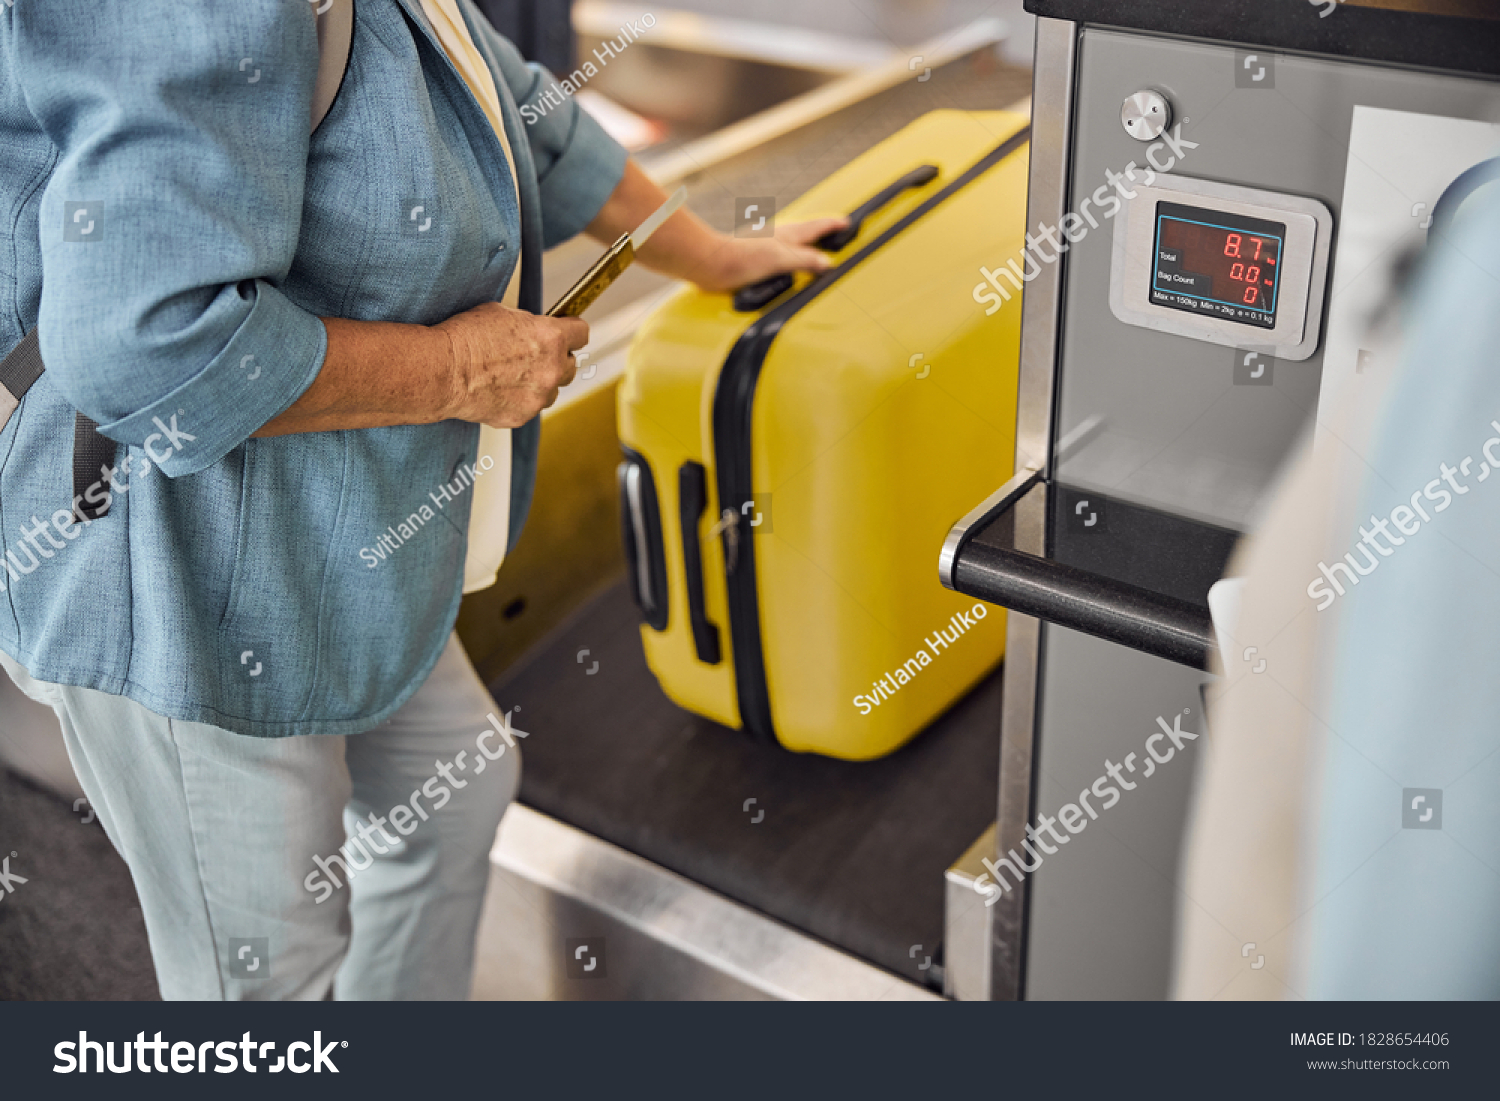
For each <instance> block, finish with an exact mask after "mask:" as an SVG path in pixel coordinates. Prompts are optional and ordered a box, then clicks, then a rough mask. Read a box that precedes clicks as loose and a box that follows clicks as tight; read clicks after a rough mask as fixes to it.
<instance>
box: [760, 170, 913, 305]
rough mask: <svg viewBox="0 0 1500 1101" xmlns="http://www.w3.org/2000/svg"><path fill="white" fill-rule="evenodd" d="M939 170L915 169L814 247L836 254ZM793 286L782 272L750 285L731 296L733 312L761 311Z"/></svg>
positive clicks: (860, 205)
mask: <svg viewBox="0 0 1500 1101" xmlns="http://www.w3.org/2000/svg"><path fill="white" fill-rule="evenodd" d="M937 175H938V167H937V165H935V164H924V165H922V166H921V167H920V168H914V169H912V170H911V171H910V172H908V173H907V174H906V175H904V176H902V177H901V178H900V179H898V180H896V181H895V182H894V183H892V184H889V185H888V186H886V187H884V188H882V189H881V190H880V191H877V192H876V193H875V194H874V195H872V196H870V197H869V198H868V199H866V200H865V201H864V202H862V203H860V204H859V206H857V207H855V208H854V209H853V210H851V211H850V212H849V224H848V225H846V226H845V227H844V228H843V229H832V230H829V231H828V232H827V233H825V234H823V236H821V237H819V238H818V239H817V240H816V241H814V242H813V243H814V244H815V245H817V246H818V247H819V248H820V249H822V250H823V251H824V252H837V251H839V249H841V248H844V247H845V246H846V245H848V244H849V242H851V241H853V240H854V238H855V237H857V236H859V230H860V227H861V226H862V225H864V222H865V219H866V218H868V217H869V216H870V215H872V214H874V213H875V212H876V211H877V210H879V209H880V208H881V207H883V206H885V205H886V204H887V203H889V202H890V201H891V200H892V199H894V198H896V196H898V195H900V194H901V193H902V192H903V191H909V190H911V189H912V188H914V187H922V186H923V185H925V184H929V183H931V182H932V181H933V180H935V179H937ZM793 282H794V279H793V276H792V273H791V272H789V271H784V272H782V273H781V274H779V275H773V276H771V277H769V278H767V279H762V280H761V281H760V282H759V283H751V284H750V285H749V286H745V287H741V288H740V289H739V290H737V291H735V292H734V308H735V309H736V310H739V311H740V312H741V313H749V312H752V311H754V310H758V309H760V308H761V307H762V306H764V305H766V304H767V303H768V302H771V301H772V300H773V299H776V298H780V297H781V296H782V295H783V294H785V293H786V292H787V291H788V290H790V289H791V286H792V283H793Z"/></svg>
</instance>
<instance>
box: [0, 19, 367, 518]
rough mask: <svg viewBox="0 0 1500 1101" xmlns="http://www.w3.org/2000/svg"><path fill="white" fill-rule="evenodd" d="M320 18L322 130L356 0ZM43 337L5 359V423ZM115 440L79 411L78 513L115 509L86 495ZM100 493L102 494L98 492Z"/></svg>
mask: <svg viewBox="0 0 1500 1101" xmlns="http://www.w3.org/2000/svg"><path fill="white" fill-rule="evenodd" d="M315 11H316V13H317V20H318V76H317V79H316V81H315V82H314V83H313V97H312V125H311V130H317V128H318V127H319V126H320V125H322V123H323V120H324V119H325V118H327V117H328V112H329V111H330V110H331V109H332V108H333V101H334V100H335V99H337V98H338V94H339V88H341V87H342V86H343V83H344V74H345V73H346V72H347V71H348V69H349V53H350V51H351V49H352V48H353V45H354V0H320V2H319V3H318V7H317V8H316V9H315ZM44 369H45V368H44V367H43V365H42V350H41V339H40V337H39V336H38V335H37V330H36V329H32V330H31V331H30V332H29V333H27V334H26V335H25V336H24V337H22V338H21V343H19V344H17V345H16V346H15V347H14V348H12V349H11V350H10V354H9V355H7V356H6V357H5V358H4V359H3V360H0V429H3V428H4V427H5V426H6V424H8V423H9V422H10V418H11V414H12V413H14V412H15V411H16V409H17V407H18V406H19V405H20V404H21V399H22V398H24V397H25V396H26V391H28V390H30V389H31V386H32V384H33V383H34V382H36V380H37V379H39V378H41V377H42V371H43V370H44ZM116 447H117V445H116V443H115V441H114V440H112V439H110V438H109V437H108V436H105V435H103V434H102V433H101V432H100V431H99V425H98V424H97V423H96V422H94V421H92V420H90V419H89V418H88V417H87V416H85V415H84V414H83V413H79V412H75V413H74V415H73V500H74V501H75V502H76V507H75V508H74V510H73V515H74V517H75V519H77V520H79V521H80V522H81V521H84V520H97V519H99V518H100V517H101V516H103V515H104V514H105V513H107V512H108V511H109V506H110V504H111V502H112V500H113V498H112V497H110V496H106V497H105V498H104V500H103V502H102V503H100V504H90V503H88V502H87V501H85V500H84V499H83V498H84V494H86V493H87V492H88V491H89V490H90V489H91V488H92V487H93V485H94V483H95V482H98V481H100V476H101V475H102V474H103V473H104V472H105V471H106V470H108V469H109V468H110V466H111V465H112V464H113V462H114V457H115V449H116ZM95 496H98V495H97V494H95Z"/></svg>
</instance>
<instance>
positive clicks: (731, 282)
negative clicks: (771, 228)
mask: <svg viewBox="0 0 1500 1101" xmlns="http://www.w3.org/2000/svg"><path fill="white" fill-rule="evenodd" d="M848 224H849V219H847V218H815V219H813V220H812V221H810V222H797V223H794V224H793V225H789V226H778V227H777V229H776V234H775V236H773V237H726V236H723V235H722V234H715V235H714V237H715V240H716V243H717V247H715V248H714V249H713V250H712V251H708V252H706V254H705V255H704V256H703V258H702V260H701V261H700V263H699V264H698V265H697V267H696V270H694V271H693V272H691V274H689V275H688V278H690V279H691V280H692V281H693V282H694V283H696V284H698V286H700V287H702V288H703V289H704V290H706V291H732V290H738V289H739V288H740V287H743V286H747V285H748V284H750V283H759V282H760V281H761V280H762V279H765V278H766V277H768V276H771V275H778V274H780V273H781V272H784V271H811V272H820V271H827V270H828V269H829V268H830V267H832V266H833V261H832V260H831V259H830V257H829V254H828V253H826V252H824V251H823V250H822V249H820V248H816V247H814V245H813V242H814V241H816V240H817V239H818V238H819V237H821V236H823V234H825V233H829V232H831V231H833V230H835V229H843V228H844V226H846V225H848ZM647 247H648V248H649V244H648V246H647Z"/></svg>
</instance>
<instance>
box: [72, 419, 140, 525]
mask: <svg viewBox="0 0 1500 1101" xmlns="http://www.w3.org/2000/svg"><path fill="white" fill-rule="evenodd" d="M118 446H119V445H118V444H116V443H115V441H114V440H112V439H110V438H109V437H108V436H105V435H101V434H100V432H99V426H98V425H97V424H95V423H94V422H93V421H91V420H90V419H89V418H88V417H86V416H84V415H83V414H82V413H78V412H75V413H74V414H73V500H74V501H75V502H77V507H76V508H75V509H74V510H73V517H74V519H76V520H77V521H79V522H80V523H82V522H83V521H86V520H97V519H99V517H101V516H103V515H104V514H105V513H107V512H108V511H109V506H110V503H111V502H112V501H113V497H111V496H109V495H108V494H106V495H105V497H104V499H103V503H101V504H90V503H89V502H88V501H86V500H83V496H84V494H86V493H87V492H88V491H89V490H90V489H92V488H93V486H94V484H95V483H96V482H103V483H108V481H109V479H108V477H107V476H106V474H105V471H106V470H108V469H109V468H110V467H112V466H114V465H115V463H114V460H115V449H116V448H117V447H118ZM128 476H129V475H127V477H128ZM106 488H107V485H106ZM94 496H95V497H96V498H97V497H98V496H99V495H98V493H95V494H94Z"/></svg>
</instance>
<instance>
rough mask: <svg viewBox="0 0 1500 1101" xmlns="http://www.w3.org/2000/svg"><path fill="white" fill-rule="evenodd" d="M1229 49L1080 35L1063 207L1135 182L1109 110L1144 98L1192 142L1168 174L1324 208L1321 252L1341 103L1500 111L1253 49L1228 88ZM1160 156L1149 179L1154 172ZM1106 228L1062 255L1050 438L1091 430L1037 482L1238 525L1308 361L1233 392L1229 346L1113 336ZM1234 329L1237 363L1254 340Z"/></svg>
mask: <svg viewBox="0 0 1500 1101" xmlns="http://www.w3.org/2000/svg"><path fill="white" fill-rule="evenodd" d="M1244 52H1245V51H1243V50H1241V51H1238V52H1237V51H1236V50H1235V48H1234V47H1233V46H1230V45H1225V46H1218V45H1211V44H1206V43H1197V42H1191V41H1184V40H1175V39H1167V38H1153V37H1150V36H1147V35H1141V34H1129V33H1122V32H1117V31H1107V30H1101V29H1097V28H1088V29H1086V30H1085V31H1084V32H1083V34H1082V36H1081V40H1080V46H1079V66H1078V84H1077V88H1078V95H1077V107H1076V111H1077V117H1076V120H1075V133H1074V137H1073V143H1072V146H1071V148H1072V156H1073V163H1072V174H1073V175H1072V180H1073V184H1072V187H1071V192H1072V194H1071V198H1070V204H1071V207H1072V209H1075V210H1076V209H1077V208H1078V206H1079V204H1080V203H1081V201H1082V200H1083V198H1084V197H1085V196H1087V195H1090V194H1092V193H1093V192H1094V191H1095V190H1096V189H1097V188H1098V187H1100V186H1101V185H1104V184H1105V183H1106V181H1107V179H1108V178H1109V177H1108V175H1107V173H1110V172H1113V173H1116V174H1118V173H1121V172H1123V171H1124V170H1125V169H1126V166H1127V165H1128V164H1130V163H1131V162H1134V163H1135V164H1136V165H1137V174H1136V180H1137V181H1138V182H1143V181H1144V177H1143V176H1142V174H1141V172H1142V170H1144V169H1145V168H1146V157H1145V155H1144V153H1143V150H1142V147H1141V145H1140V143H1138V142H1136V141H1134V140H1133V139H1132V138H1131V137H1130V136H1129V135H1128V134H1126V133H1125V132H1124V130H1123V129H1122V128H1121V127H1120V121H1119V113H1120V103H1121V101H1122V100H1123V99H1124V98H1125V97H1126V96H1128V95H1130V94H1131V93H1132V92H1134V91H1136V90H1137V89H1139V88H1141V87H1145V86H1150V87H1155V88H1160V89H1163V90H1164V91H1165V92H1166V93H1167V94H1168V96H1169V97H1170V98H1171V100H1172V103H1173V106H1174V108H1175V111H1176V114H1177V115H1178V116H1179V117H1180V118H1181V119H1182V131H1181V133H1182V138H1184V139H1186V140H1188V141H1191V142H1195V143H1197V147H1196V148H1187V147H1186V146H1184V147H1183V151H1182V152H1183V155H1182V156H1181V157H1180V158H1179V159H1178V162H1177V163H1176V164H1175V166H1172V167H1171V172H1172V173H1173V174H1174V175H1177V176H1187V177H1193V178H1198V179H1206V180H1213V181H1218V182H1221V183H1231V184H1235V185H1239V186H1243V187H1250V188H1258V189H1263V190H1268V191H1275V192H1280V193H1283V194H1288V195H1297V196H1303V197H1308V198H1313V199H1317V200H1319V201H1320V202H1321V203H1323V204H1324V205H1325V206H1326V207H1328V209H1330V210H1331V211H1333V213H1334V216H1335V228H1334V249H1335V250H1337V248H1338V231H1339V227H1338V217H1339V214H1340V204H1341V200H1342V196H1343V190H1344V179H1345V172H1346V166H1347V161H1348V139H1349V127H1350V122H1351V119H1352V116H1353V109H1354V106H1355V104H1360V103H1363V104H1370V105H1373V106H1381V107H1392V108H1398V109H1400V110H1406V111H1422V112H1431V113H1436V114H1447V115H1454V116H1461V117H1469V118H1477V119H1485V118H1493V117H1495V115H1496V112H1497V109H1500V89H1497V86H1496V85H1495V83H1494V82H1489V81H1483V80H1470V79H1464V78H1458V77H1451V76H1446V75H1432V74H1425V73H1420V72H1414V71H1410V70H1398V69H1383V68H1379V67H1376V66H1373V65H1366V64H1360V63H1356V62H1333V61H1325V60H1320V59H1316V58H1309V57H1302V56H1294V55H1287V54H1272V53H1271V52H1270V51H1260V53H1259V54H1258V60H1257V62H1256V65H1257V66H1258V67H1259V66H1264V67H1266V70H1267V75H1266V79H1265V80H1263V81H1262V82H1261V83H1260V84H1256V85H1254V86H1243V87H1237V86H1236V74H1237V72H1238V71H1239V69H1240V66H1239V62H1240V60H1241V59H1242V57H1243V55H1244ZM1240 83H1241V84H1244V85H1249V83H1250V82H1249V81H1247V80H1241V81H1240ZM1174 130H1175V126H1174ZM1167 152H1168V151H1167V150H1163V154H1162V155H1160V156H1159V157H1158V160H1157V166H1158V167H1157V170H1158V171H1165V170H1166V169H1165V168H1162V167H1160V166H1161V165H1164V164H1165V163H1166V161H1165V159H1164V156H1165V154H1166V153H1167ZM1126 187H1127V188H1129V187H1130V185H1129V184H1128V183H1127V184H1126ZM1120 217H1123V215H1121V216H1120ZM1116 221H1118V218H1117V219H1116ZM1052 224H1056V223H1052ZM1114 232H1116V227H1114V226H1112V225H1110V224H1108V223H1105V224H1103V225H1101V226H1100V228H1099V229H1096V230H1093V231H1091V232H1090V233H1089V234H1088V236H1086V237H1084V238H1083V239H1082V240H1080V241H1077V242H1076V243H1074V244H1073V245H1072V246H1071V248H1070V250H1069V252H1068V254H1067V257H1066V259H1067V261H1068V266H1067V276H1066V278H1067V288H1066V297H1065V302H1064V307H1063V316H1064V318H1065V320H1064V326H1065V334H1064V336H1063V339H1062V346H1061V350H1060V360H1059V366H1058V370H1059V374H1060V379H1059V383H1060V385H1059V394H1058V402H1059V410H1058V431H1060V432H1067V431H1068V430H1069V429H1071V428H1072V427H1073V426H1074V425H1076V424H1078V423H1080V422H1081V421H1083V420H1084V419H1086V418H1088V417H1091V416H1100V415H1102V416H1103V417H1104V419H1105V422H1106V423H1105V426H1104V429H1103V431H1102V432H1101V433H1100V434H1099V436H1098V438H1096V439H1095V440H1094V442H1093V443H1092V444H1091V445H1090V446H1088V447H1085V448H1081V449H1079V450H1078V451H1077V452H1076V453H1075V454H1074V455H1072V456H1070V457H1069V458H1068V459H1067V460H1066V461H1064V462H1062V463H1060V464H1058V467H1057V469H1056V470H1055V471H1054V472H1053V473H1054V474H1055V475H1056V476H1057V477H1058V479H1059V480H1061V481H1064V482H1066V483H1068V484H1070V485H1076V486H1079V487H1083V488H1087V489H1092V490H1097V491H1100V492H1104V493H1108V494H1110V495H1112V496H1115V497H1119V498H1122V499H1125V500H1128V501H1132V502H1135V503H1138V504H1143V505H1149V506H1154V507H1157V508H1163V509H1166V510H1168V511H1171V512H1176V513H1179V514H1182V515H1188V516H1194V517H1198V518H1201V519H1205V520H1209V521H1212V522H1214V523H1217V524H1221V525H1223V526H1225V527H1230V528H1241V527H1243V526H1244V525H1245V524H1246V523H1247V522H1248V517H1249V516H1250V515H1251V514H1252V511H1253V509H1254V508H1255V505H1256V503H1257V502H1258V501H1259V499H1260V497H1261V495H1262V493H1263V492H1264V491H1265V489H1266V488H1267V486H1268V485H1269V484H1270V483H1271V480H1272V479H1273V478H1274V476H1275V473H1276V470H1277V468H1278V467H1279V465H1280V463H1281V461H1282V459H1283V458H1284V457H1285V456H1286V455H1287V453H1288V452H1289V450H1290V448H1291V446H1292V444H1293V442H1294V440H1295V439H1296V437H1297V434H1298V433H1299V431H1300V430H1301V429H1302V427H1303V425H1304V424H1305V423H1306V422H1307V419H1308V417H1309V416H1310V415H1311V414H1312V412H1313V410H1314V408H1315V406H1316V403H1317V398H1318V383H1319V377H1320V374H1321V371H1322V359H1323V350H1322V348H1321V347H1320V348H1319V349H1318V351H1317V352H1316V353H1315V354H1314V355H1313V356H1312V357H1311V358H1309V359H1307V360H1305V361H1303V362H1285V361H1277V362H1276V363H1275V364H1274V377H1273V379H1272V382H1271V384H1270V385H1234V384H1233V377H1234V376H1233V364H1234V361H1235V358H1236V355H1237V351H1236V350H1235V349H1231V348H1226V347H1221V346H1219V345H1215V344H1209V343H1204V342H1202V341H1198V340H1191V339H1186V338H1183V337H1180V336H1175V335H1172V334H1168V333H1160V332H1152V331H1150V330H1147V329H1140V328H1135V327H1133V326H1128V325H1122V324H1120V323H1119V322H1118V321H1116V319H1115V318H1114V316H1113V315H1112V314H1111V312H1110V305H1109V302H1110V298H1109V282H1110V261H1111V256H1112V251H1113V244H1114V241H1113V236H1114ZM1052 266H1056V265H1052ZM1337 309H1338V290H1337V288H1330V305H1329V310H1330V312H1331V311H1334V310H1337ZM1246 332H1247V335H1246V338H1245V341H1244V346H1245V348H1246V349H1247V350H1250V349H1258V348H1263V347H1264V345H1266V344H1267V343H1268V341H1267V340H1266V338H1265V336H1264V335H1261V334H1260V333H1259V332H1258V331H1256V330H1254V329H1251V328H1250V327H1248V326H1247V328H1246Z"/></svg>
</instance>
